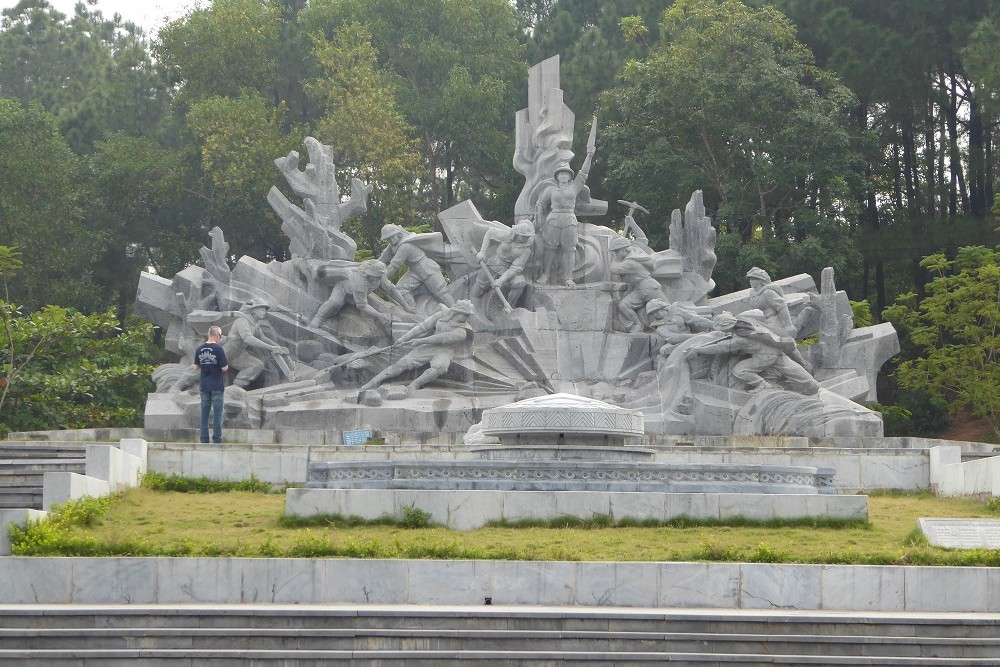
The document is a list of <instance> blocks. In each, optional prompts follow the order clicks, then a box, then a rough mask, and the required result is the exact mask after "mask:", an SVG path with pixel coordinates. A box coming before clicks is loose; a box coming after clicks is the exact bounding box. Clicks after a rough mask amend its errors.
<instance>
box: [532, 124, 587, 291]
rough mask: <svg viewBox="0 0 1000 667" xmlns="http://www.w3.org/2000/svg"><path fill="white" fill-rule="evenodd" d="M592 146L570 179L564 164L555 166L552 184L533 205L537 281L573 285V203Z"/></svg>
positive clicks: (583, 180)
mask: <svg viewBox="0 0 1000 667" xmlns="http://www.w3.org/2000/svg"><path fill="white" fill-rule="evenodd" d="M593 157H594V146H593V144H591V145H588V146H587V158H586V159H585V160H584V161H583V166H581V167H580V171H579V173H577V174H576V176H575V177H574V176H573V170H572V169H570V167H569V165H568V164H563V165H560V166H559V167H556V172H555V179H556V182H555V184H553V185H550V186H548V187H547V188H545V190H544V191H543V192H542V194H541V196H540V197H539V198H538V203H537V204H536V205H535V224H537V225H539V227H540V229H541V233H542V247H543V254H542V267H544V268H543V269H542V270H543V273H542V275H541V276H540V277H539V278H538V282H540V283H542V284H545V283H550V284H553V285H560V284H565V285H567V286H573V285H575V284H576V283H574V282H573V260H574V258H575V255H576V239H577V225H579V221H578V220H577V219H576V201H577V199H578V198H579V196H580V192H581V191H582V190H583V188H584V186H586V184H587V175H588V174H589V173H590V163H591V161H592V160H593Z"/></svg>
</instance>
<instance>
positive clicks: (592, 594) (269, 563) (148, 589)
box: [0, 557, 1000, 612]
mask: <svg viewBox="0 0 1000 667" xmlns="http://www.w3.org/2000/svg"><path fill="white" fill-rule="evenodd" d="M486 597H490V598H492V601H493V604H496V605H507V604H513V605H547V606H585V607H590V606H602V605H609V606H621V607H662V608H685V607H687V608H690V607H699V608H713V609H771V610H775V611H781V610H829V611H906V612H1000V568H986V567H900V566H848V565H774V564H766V563H663V562H654V563H634V562H627V563H597V562H579V563H575V562H539V561H428V560H356V559H317V560H310V559H270V558H10V557H8V558H0V604H23V603H43V604H61V603H75V604H188V603H190V604H197V603H210V604H232V603H284V604H288V603H299V604H338V603H343V604H369V603H370V604H421V605H482V604H483V602H484V599H485V598H486Z"/></svg>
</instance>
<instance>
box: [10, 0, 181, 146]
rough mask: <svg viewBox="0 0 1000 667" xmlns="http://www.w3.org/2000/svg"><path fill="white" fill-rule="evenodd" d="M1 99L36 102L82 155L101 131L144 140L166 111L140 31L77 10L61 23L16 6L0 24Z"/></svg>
mask: <svg viewBox="0 0 1000 667" xmlns="http://www.w3.org/2000/svg"><path fill="white" fill-rule="evenodd" d="M0 63H2V64H3V66H2V67H0V96H2V97H10V98H13V99H16V100H18V101H20V102H21V103H22V104H27V103H29V102H31V101H37V102H39V103H40V104H42V106H43V107H44V108H45V110H46V111H48V112H49V113H51V114H52V115H53V116H55V117H56V121H57V124H58V126H59V129H60V133H61V134H63V135H64V136H65V137H66V140H67V141H68V143H69V145H70V146H71V147H72V148H73V150H74V151H75V152H77V153H86V152H88V151H89V150H90V147H91V145H92V144H93V142H94V141H96V140H97V139H99V138H100V137H101V135H103V134H104V132H105V131H108V130H119V131H125V132H128V133H129V134H133V135H138V134H145V135H151V134H153V133H155V132H157V131H158V129H159V128H158V125H159V121H160V119H161V118H162V117H163V115H164V113H163V112H164V110H165V109H166V108H167V107H168V101H169V100H168V95H167V90H166V87H165V86H164V84H163V82H162V81H161V80H160V79H159V77H158V76H157V74H156V71H155V68H154V67H153V62H152V59H151V58H150V54H149V45H148V43H147V41H146V38H145V35H144V34H143V32H142V30H141V29H140V28H138V27H137V26H135V25H134V24H131V23H127V22H125V23H123V22H121V20H120V17H115V18H113V19H111V20H107V19H105V18H104V17H103V15H102V14H101V12H99V11H91V10H90V9H89V8H88V6H87V5H85V4H83V3H82V2H81V3H78V4H77V6H76V12H75V14H73V15H72V16H66V15H65V14H62V13H61V12H58V11H56V10H54V9H52V7H51V6H50V5H49V4H48V3H47V2H45V0H21V2H19V3H18V4H17V5H16V6H14V7H12V8H10V9H7V10H4V12H3V18H2V19H0Z"/></svg>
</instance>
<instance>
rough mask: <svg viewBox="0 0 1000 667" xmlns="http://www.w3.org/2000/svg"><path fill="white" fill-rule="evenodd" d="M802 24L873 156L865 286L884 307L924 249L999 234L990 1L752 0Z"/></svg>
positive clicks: (921, 275) (916, 274)
mask: <svg viewBox="0 0 1000 667" xmlns="http://www.w3.org/2000/svg"><path fill="white" fill-rule="evenodd" d="M752 4H755V5H763V4H768V5H774V6H775V7H777V8H778V9H779V10H781V11H783V12H785V13H786V14H787V15H788V16H789V17H790V18H791V19H792V20H793V21H794V22H795V24H796V25H797V26H798V28H799V34H800V38H801V39H802V40H803V41H804V42H805V43H806V44H808V45H809V46H810V47H811V48H812V50H813V51H814V53H815V54H816V57H817V61H818V62H819V64H820V66H822V67H824V68H826V69H829V70H831V71H832V72H834V73H836V74H837V75H838V76H840V77H841V78H842V80H843V81H844V83H845V84H846V85H847V86H848V87H850V88H851V90H852V91H854V93H855V95H856V96H857V98H858V104H857V107H856V108H855V110H854V112H853V113H852V114H851V116H852V118H853V122H854V124H855V127H856V128H857V131H858V132H860V133H863V134H867V135H868V136H871V137H872V139H873V141H866V142H864V144H863V145H862V146H860V148H861V150H862V151H863V154H864V157H865V161H866V167H865V169H864V174H865V188H864V190H863V191H861V192H859V197H860V198H859V202H858V205H859V209H860V210H861V212H862V222H863V226H864V243H863V247H864V250H865V263H864V270H863V275H862V281H861V283H862V288H863V290H864V294H865V296H867V290H869V289H871V288H874V292H875V294H874V296H875V301H876V304H877V306H878V308H877V310H878V311H881V310H882V309H883V308H884V307H885V305H887V303H888V302H890V301H891V299H892V297H893V294H894V292H896V291H898V290H901V291H903V292H905V291H908V290H914V291H916V292H917V293H918V294H920V293H921V291H922V289H923V283H924V282H925V280H927V278H928V276H927V274H926V271H925V270H924V269H923V268H922V267H921V266H920V259H921V258H922V257H923V256H925V255H928V254H931V253H933V252H934V251H936V250H938V249H941V248H944V249H946V252H948V253H949V254H951V255H954V252H955V250H956V248H957V246H959V245H969V244H973V243H984V244H992V243H995V242H996V238H995V235H994V234H993V233H992V232H993V227H994V224H993V223H992V222H991V221H990V220H989V219H987V217H986V214H987V208H988V202H989V201H990V200H991V199H992V198H993V194H992V193H993V192H994V183H995V173H996V172H995V156H992V157H991V154H992V152H993V151H992V147H993V144H994V142H995V133H996V127H997V124H996V114H995V112H993V111H991V110H990V109H989V100H990V98H991V97H995V95H996V92H997V90H998V89H997V88H996V84H997V82H998V81H997V78H996V76H995V74H994V75H991V74H990V71H991V69H993V67H994V63H995V61H996V58H995V56H994V52H995V51H996V44H995V39H994V37H995V35H994V34H993V33H994V30H995V29H994V28H993V27H992V25H993V20H992V19H991V18H990V15H991V7H992V14H996V11H997V6H996V3H995V1H993V0H957V1H955V2H948V3H942V2H937V1H936V0H883V1H881V2H867V1H866V0H753V2H752Z"/></svg>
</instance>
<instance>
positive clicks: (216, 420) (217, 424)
mask: <svg viewBox="0 0 1000 667" xmlns="http://www.w3.org/2000/svg"><path fill="white" fill-rule="evenodd" d="M222 405H223V398H222V392H221V391H203V392H201V441H202V442H208V413H209V411H210V410H211V412H212V417H213V419H212V442H214V443H216V444H220V443H221V442H222Z"/></svg>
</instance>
